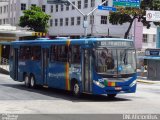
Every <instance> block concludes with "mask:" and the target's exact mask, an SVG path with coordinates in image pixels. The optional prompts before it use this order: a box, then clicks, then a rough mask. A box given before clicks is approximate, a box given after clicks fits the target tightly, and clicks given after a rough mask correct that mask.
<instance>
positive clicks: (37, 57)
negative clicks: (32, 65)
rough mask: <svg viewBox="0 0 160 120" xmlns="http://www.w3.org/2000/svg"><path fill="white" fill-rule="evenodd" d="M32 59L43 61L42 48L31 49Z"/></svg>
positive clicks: (34, 47)
mask: <svg viewBox="0 0 160 120" xmlns="http://www.w3.org/2000/svg"><path fill="white" fill-rule="evenodd" d="M31 51H32V57H31V60H40V59H41V47H40V46H33V47H32V48H31Z"/></svg>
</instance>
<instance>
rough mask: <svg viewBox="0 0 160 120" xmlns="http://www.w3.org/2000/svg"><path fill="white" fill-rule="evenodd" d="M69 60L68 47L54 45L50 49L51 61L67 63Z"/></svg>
mask: <svg viewBox="0 0 160 120" xmlns="http://www.w3.org/2000/svg"><path fill="white" fill-rule="evenodd" d="M67 58H68V46H64V45H62V46H56V45H52V46H51V49H50V61H51V62H54V61H57V62H67V60H68V59H67Z"/></svg>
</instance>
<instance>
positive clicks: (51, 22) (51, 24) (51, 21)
mask: <svg viewBox="0 0 160 120" xmlns="http://www.w3.org/2000/svg"><path fill="white" fill-rule="evenodd" d="M50 26H51V27H52V26H53V19H50Z"/></svg>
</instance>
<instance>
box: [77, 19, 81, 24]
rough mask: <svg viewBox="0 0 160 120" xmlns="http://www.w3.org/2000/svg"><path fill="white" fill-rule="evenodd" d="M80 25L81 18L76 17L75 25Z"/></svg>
mask: <svg viewBox="0 0 160 120" xmlns="http://www.w3.org/2000/svg"><path fill="white" fill-rule="evenodd" d="M80 24H81V17H77V25H80Z"/></svg>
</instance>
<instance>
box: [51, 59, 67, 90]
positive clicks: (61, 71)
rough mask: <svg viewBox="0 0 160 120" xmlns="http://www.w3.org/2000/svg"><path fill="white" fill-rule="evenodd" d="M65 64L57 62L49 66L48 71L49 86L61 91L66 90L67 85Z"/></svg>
mask: <svg viewBox="0 0 160 120" xmlns="http://www.w3.org/2000/svg"><path fill="white" fill-rule="evenodd" d="M65 65H66V64H65V63H60V62H55V63H50V64H49V69H48V86H49V87H54V88H59V89H66V83H65V80H66V79H65V76H66V75H65V73H66V71H65Z"/></svg>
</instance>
